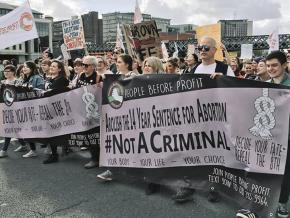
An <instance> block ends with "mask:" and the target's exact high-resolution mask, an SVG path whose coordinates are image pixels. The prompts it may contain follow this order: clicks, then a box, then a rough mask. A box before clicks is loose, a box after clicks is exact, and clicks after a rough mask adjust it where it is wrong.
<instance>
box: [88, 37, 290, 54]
mask: <svg viewBox="0 0 290 218" xmlns="http://www.w3.org/2000/svg"><path fill="white" fill-rule="evenodd" d="M268 37H269V36H268V35H259V36H242V37H225V38H223V39H222V43H223V44H224V45H225V46H226V48H227V50H228V51H240V49H241V44H253V49H254V50H267V49H269V45H268V43H267V39H268ZM175 42H176V44H177V47H178V50H179V51H180V52H186V51H187V46H188V44H195V45H196V44H197V40H196V39H189V40H177V41H169V42H167V43H165V45H166V47H167V50H168V51H169V52H170V53H173V52H174V51H175ZM289 46H290V34H280V35H279V48H280V49H287V48H288V47H289ZM114 47H115V45H114V44H102V45H98V44H94V43H89V44H87V48H88V51H89V52H90V53H97V52H109V51H113V50H114Z"/></svg>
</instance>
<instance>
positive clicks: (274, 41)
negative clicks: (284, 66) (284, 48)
mask: <svg viewBox="0 0 290 218" xmlns="http://www.w3.org/2000/svg"><path fill="white" fill-rule="evenodd" d="M267 43H268V45H269V50H268V53H271V52H272V51H277V50H279V29H278V28H276V29H275V30H273V32H271V33H270V35H269V37H268V39H267Z"/></svg>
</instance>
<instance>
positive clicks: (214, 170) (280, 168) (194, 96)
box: [100, 74, 290, 217]
mask: <svg viewBox="0 0 290 218" xmlns="http://www.w3.org/2000/svg"><path fill="white" fill-rule="evenodd" d="M261 102H268V103H267V104H265V103H263V104H261ZM289 103H290V95H289V93H288V91H287V89H285V87H283V86H277V85H274V84H270V83H262V82H258V81H250V80H243V81H240V80H238V79H236V78H231V77H221V78H218V79H215V80H213V79H210V77H209V75H198V74H196V75H186V74H185V75H182V76H179V75H166V76H164V75H146V76H138V77H135V78H133V79H131V80H130V79H126V80H117V79H116V78H112V77H111V78H110V77H108V78H106V81H105V82H104V90H103V106H102V114H103V119H102V123H101V143H100V144H101V145H102V146H101V156H100V157H101V159H100V164H101V165H102V166H106V167H111V168H116V167H118V171H121V169H120V168H122V169H126V171H127V173H129V174H130V173H133V174H134V173H135V172H136V171H138V170H140V171H141V172H142V173H141V174H139V175H142V176H143V177H146V178H147V180H148V181H153V182H156V183H162V184H171V185H172V184H177V182H180V180H181V181H183V183H184V186H185V187H188V186H187V185H186V184H185V181H184V180H185V179H184V178H185V177H186V183H188V182H189V181H190V184H191V187H192V188H202V189H203V190H210V189H211V190H217V191H219V192H221V193H223V194H226V195H227V196H228V197H232V198H233V199H235V200H236V201H237V202H238V203H240V204H241V205H242V206H244V207H246V208H254V209H255V211H257V212H259V214H261V215H262V217H271V216H270V214H271V213H272V214H273V213H274V212H275V209H276V203H277V202H278V199H279V193H280V185H281V181H282V178H283V174H284V169H285V162H286V156H287V146H288V129H289V123H288V122H284V120H285V117H289V112H290V108H289ZM261 111H267V113H262V112H261ZM262 117H263V118H262ZM262 119H263V120H267V122H262ZM278 123H279V125H275V124H278ZM131 169H132V170H131ZM136 175H137V174H136ZM143 177H142V178H143Z"/></svg>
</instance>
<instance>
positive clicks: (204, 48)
mask: <svg viewBox="0 0 290 218" xmlns="http://www.w3.org/2000/svg"><path fill="white" fill-rule="evenodd" d="M197 49H198V50H199V53H200V59H201V63H199V64H197V65H196V66H195V67H194V68H193V69H192V72H193V73H199V74H211V78H215V77H216V76H217V75H226V76H235V74H234V72H233V70H232V69H231V68H230V67H229V66H228V65H227V64H224V63H223V62H221V61H217V60H215V59H214V55H215V53H216V51H217V45H216V41H215V40H214V39H213V38H211V37H208V36H204V37H203V38H202V39H201V40H200V44H199V45H198V47H197Z"/></svg>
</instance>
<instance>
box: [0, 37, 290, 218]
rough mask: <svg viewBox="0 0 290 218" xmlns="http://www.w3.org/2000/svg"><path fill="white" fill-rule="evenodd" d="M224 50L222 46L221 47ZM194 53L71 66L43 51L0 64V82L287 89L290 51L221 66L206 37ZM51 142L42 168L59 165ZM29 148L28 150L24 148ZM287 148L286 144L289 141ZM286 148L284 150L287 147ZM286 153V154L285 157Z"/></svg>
mask: <svg viewBox="0 0 290 218" xmlns="http://www.w3.org/2000/svg"><path fill="white" fill-rule="evenodd" d="M223 49H224V47H223ZM197 50H198V51H197V53H198V55H197V54H195V53H192V54H191V53H189V54H187V56H186V57H185V58H184V62H183V61H181V60H183V59H182V58H169V59H168V60H161V59H159V58H157V57H148V58H146V59H145V60H144V61H143V62H142V63H140V62H138V61H137V60H135V59H133V58H132V57H131V56H129V55H127V54H117V53H116V54H113V55H110V56H108V55H104V56H85V57H79V58H76V59H75V60H73V62H72V64H71V66H69V65H68V63H67V62H64V61H59V60H55V59H53V56H52V54H51V53H50V52H45V53H44V54H43V56H42V57H41V58H38V59H37V60H35V61H34V62H32V61H26V62H24V63H23V64H18V65H17V64H16V60H3V61H2V63H1V64H0V79H1V83H2V84H9V85H15V84H21V85H24V86H29V87H32V88H37V89H43V90H57V91H58V92H62V91H64V90H66V89H68V88H69V89H73V88H78V87H81V86H86V85H93V84H97V85H100V86H101V85H102V81H103V80H105V78H106V74H120V75H123V76H124V77H130V78H132V77H136V76H140V75H142V74H194V73H195V74H210V75H211V78H213V79H214V78H216V77H218V76H222V75H224V76H232V77H237V78H240V79H250V80H257V81H262V82H271V83H276V84H283V85H286V86H290V76H289V74H290V51H289V52H288V53H284V52H282V51H274V52H272V53H270V54H269V55H267V56H265V57H255V58H253V59H249V60H240V59H239V58H238V57H234V58H230V57H226V58H225V60H224V61H223V62H221V61H217V60H215V58H214V57H215V53H216V51H217V43H216V42H215V40H213V39H212V38H210V37H204V38H202V39H201V40H200V43H199V45H198V46H197ZM4 141H5V142H4V145H3V146H2V148H1V150H0V157H1V158H4V157H7V156H8V152H7V150H8V148H9V144H10V141H11V138H5V140H4ZM18 141H19V144H20V146H19V147H18V148H16V149H15V150H14V151H15V152H24V151H28V150H29V151H28V153H26V154H24V155H23V156H22V157H23V158H30V157H36V156H37V151H36V145H35V143H31V142H29V143H28V142H26V140H25V139H18ZM55 141H56V140H53V139H49V140H48V141H47V145H44V147H46V153H47V154H48V157H47V159H45V160H44V161H43V163H44V164H50V163H54V162H58V161H59V156H58V151H57V147H58V146H59V145H58V144H55ZM27 144H28V145H29V149H28V147H27ZM288 144H289V145H290V143H289V141H288ZM289 145H288V146H289ZM100 146H102V145H96V146H90V147H89V152H90V154H91V160H90V162H89V163H87V164H86V165H85V166H84V167H85V168H87V169H90V168H94V167H98V164H99V154H100V152H99V149H100ZM289 151H290V149H288V154H287V155H288V158H290V156H289V155H290V154H289ZM289 168H290V161H288V159H287V162H286V170H285V176H284V180H283V184H282V191H281V197H280V201H279V205H278V209H277V215H278V217H288V210H287V207H286V203H287V201H288V197H289V192H290V175H289ZM113 175H114V174H113V173H112V172H111V171H109V170H105V171H104V172H103V173H101V174H99V175H97V177H98V179H100V180H103V181H111V180H112V179H113ZM159 188H160V186H159V185H157V184H153V183H148V184H147V189H146V193H147V194H152V193H154V192H156V191H158V189H159ZM192 194H193V189H190V188H188V187H179V189H178V190H177V192H176V195H174V197H173V199H174V200H175V201H176V202H186V201H189V200H191V199H192ZM208 198H209V200H210V201H212V202H217V201H219V194H218V192H216V191H211V192H210V193H209V197H208ZM237 217H253V218H255V217H257V215H256V214H255V213H254V212H251V211H249V210H240V211H238V213H237Z"/></svg>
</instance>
